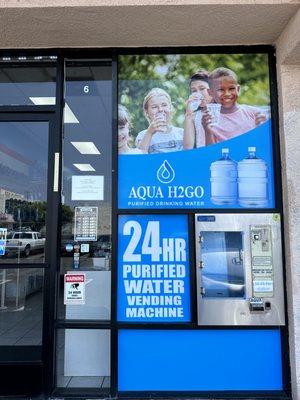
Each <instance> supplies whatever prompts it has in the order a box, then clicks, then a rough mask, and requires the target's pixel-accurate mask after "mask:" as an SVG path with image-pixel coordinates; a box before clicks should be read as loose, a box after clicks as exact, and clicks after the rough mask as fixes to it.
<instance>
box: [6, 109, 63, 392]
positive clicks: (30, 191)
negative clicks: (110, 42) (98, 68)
mask: <svg viewBox="0 0 300 400" xmlns="http://www.w3.org/2000/svg"><path fill="white" fill-rule="evenodd" d="M52 128H53V120H52V113H46V114H45V113H30V114H25V113H14V114H1V115H0V374H1V376H2V379H1V381H2V383H1V385H2V387H3V394H4V392H5V393H7V394H19V392H20V394H23V395H25V394H28V395H31V394H34V393H37V394H38V393H40V392H41V391H42V389H43V388H42V382H43V375H44V372H45V371H44V365H45V354H46V351H45V345H46V343H45V342H46V339H45V338H46V337H47V335H46V332H45V330H46V329H45V322H46V321H47V318H46V317H45V316H47V315H49V309H48V304H49V302H48V301H47V302H46V301H45V288H46V287H47V288H48V289H49V281H48V276H49V271H51V268H53V261H52V260H54V259H55V252H56V249H55V244H54V243H53V241H52V240H50V233H51V232H53V231H55V229H56V227H55V219H54V218H53V215H51V210H52V209H53V206H54V205H55V204H54V203H55V198H54V197H53V191H54V192H55V189H56V187H55V185H56V186H57V183H58V181H57V180H56V177H55V179H54V169H55V168H56V170H57V172H58V165H57V164H56V165H55V162H54V160H55V157H54V146H53V143H52V142H53V135H50V132H51V131H52ZM56 160H58V157H56ZM57 177H58V175H57ZM53 179H54V182H53ZM50 181H51V182H50ZM53 183H54V186H53ZM57 189H58V187H57ZM46 304H47V305H46Z"/></svg>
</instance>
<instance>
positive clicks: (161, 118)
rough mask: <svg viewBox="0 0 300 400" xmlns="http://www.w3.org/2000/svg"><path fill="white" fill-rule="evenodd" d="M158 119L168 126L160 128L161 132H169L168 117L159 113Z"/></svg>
mask: <svg viewBox="0 0 300 400" xmlns="http://www.w3.org/2000/svg"><path fill="white" fill-rule="evenodd" d="M156 118H157V119H160V120H161V121H162V122H166V125H164V126H161V127H160V128H159V132H167V130H168V125H167V116H166V114H165V113H164V112H159V113H157V114H156Z"/></svg>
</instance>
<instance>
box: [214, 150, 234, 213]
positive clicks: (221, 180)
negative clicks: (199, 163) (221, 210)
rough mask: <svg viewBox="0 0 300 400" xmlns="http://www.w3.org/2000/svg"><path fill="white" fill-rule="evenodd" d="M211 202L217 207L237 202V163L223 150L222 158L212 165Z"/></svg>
mask: <svg viewBox="0 0 300 400" xmlns="http://www.w3.org/2000/svg"><path fill="white" fill-rule="evenodd" d="M210 176H211V178H210V182H211V183H210V184H211V201H212V203H214V204H217V205H223V204H234V203H236V201H237V163H236V162H235V161H234V160H232V159H231V158H230V157H229V149H222V157H221V158H220V159H219V160H217V161H215V162H213V163H212V164H211V165H210Z"/></svg>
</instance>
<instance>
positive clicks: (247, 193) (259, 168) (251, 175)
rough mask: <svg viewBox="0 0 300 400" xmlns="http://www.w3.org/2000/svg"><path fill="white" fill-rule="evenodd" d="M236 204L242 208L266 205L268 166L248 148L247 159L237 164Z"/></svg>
mask: <svg viewBox="0 0 300 400" xmlns="http://www.w3.org/2000/svg"><path fill="white" fill-rule="evenodd" d="M238 192H239V196H238V202H239V205H240V206H242V207H266V206H267V205H268V166H267V164H266V162H265V161H264V160H262V159H260V158H258V157H256V147H248V157H247V158H245V159H244V160H242V161H240V162H239V163H238Z"/></svg>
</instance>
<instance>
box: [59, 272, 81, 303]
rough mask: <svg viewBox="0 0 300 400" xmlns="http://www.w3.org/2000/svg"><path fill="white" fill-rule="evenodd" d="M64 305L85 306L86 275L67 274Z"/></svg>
mask: <svg viewBox="0 0 300 400" xmlns="http://www.w3.org/2000/svg"><path fill="white" fill-rule="evenodd" d="M64 304H66V305H78V304H85V274H65V287H64Z"/></svg>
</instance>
